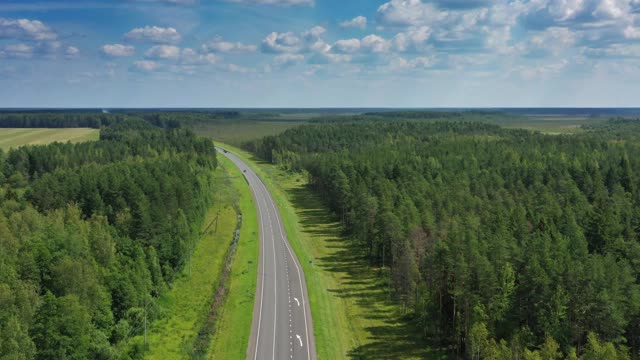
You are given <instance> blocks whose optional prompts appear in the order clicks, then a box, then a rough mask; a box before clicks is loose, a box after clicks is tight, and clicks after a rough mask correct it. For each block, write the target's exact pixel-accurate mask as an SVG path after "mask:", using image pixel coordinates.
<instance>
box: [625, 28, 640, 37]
mask: <svg viewBox="0 0 640 360" xmlns="http://www.w3.org/2000/svg"><path fill="white" fill-rule="evenodd" d="M623 34H624V37H625V38H627V39H640V29H638V28H637V27H633V26H631V25H629V26H627V27H626V28H625V29H624V31H623Z"/></svg>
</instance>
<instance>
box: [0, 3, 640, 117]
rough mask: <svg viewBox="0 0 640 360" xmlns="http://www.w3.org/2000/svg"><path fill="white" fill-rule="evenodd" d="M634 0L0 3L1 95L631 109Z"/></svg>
mask: <svg viewBox="0 0 640 360" xmlns="http://www.w3.org/2000/svg"><path fill="white" fill-rule="evenodd" d="M638 93H640V0H432V1H427V0H390V1H384V0H382V1H378V0H73V1H59V0H39V1H31V0H2V1H0V107H523V106H527V107H529V106H531V107H534V106H541V107H549V106H576V107H589V106H592V107H607V106H611V107H623V106H640V102H638V100H637V99H638V95H637V94H638Z"/></svg>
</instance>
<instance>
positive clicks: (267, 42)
mask: <svg viewBox="0 0 640 360" xmlns="http://www.w3.org/2000/svg"><path fill="white" fill-rule="evenodd" d="M261 49H262V52H265V53H270V54H280V53H295V52H298V51H300V50H301V49H302V41H301V40H300V38H299V37H298V36H297V35H295V34H294V33H292V32H286V33H277V32H272V33H270V34H269V35H267V37H266V38H265V39H264V40H262V47H261Z"/></svg>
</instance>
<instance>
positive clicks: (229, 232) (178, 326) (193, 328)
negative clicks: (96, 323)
mask: <svg viewBox="0 0 640 360" xmlns="http://www.w3.org/2000/svg"><path fill="white" fill-rule="evenodd" d="M226 176H227V175H226V173H225V172H224V171H223V170H221V169H219V170H217V171H216V177H218V178H219V179H220V180H219V183H220V185H219V187H220V190H219V194H220V195H219V196H218V197H217V201H216V204H215V205H214V206H213V207H212V208H211V209H210V210H209V213H208V214H207V217H206V220H205V222H204V225H203V230H204V229H206V228H207V226H208V225H209V224H211V223H212V221H213V220H214V219H215V218H216V217H218V221H217V222H218V223H217V228H216V226H215V225H214V226H211V227H209V228H208V229H207V231H206V233H205V234H204V235H203V236H202V238H201V239H200V241H199V242H198V243H197V244H196V247H195V249H194V252H193V254H192V257H191V264H190V266H189V265H187V266H185V269H184V270H183V272H182V274H181V275H180V277H179V278H178V279H176V280H175V281H174V283H173V285H172V288H171V290H170V291H169V292H168V293H167V294H166V295H164V296H163V297H162V298H161V299H160V304H161V306H162V308H163V310H164V312H165V314H166V316H164V317H163V318H162V319H159V320H157V321H155V322H154V323H153V324H152V325H151V327H150V328H149V331H148V339H147V342H148V349H149V350H148V351H147V353H146V354H145V358H148V359H163V360H164V359H188V358H189V353H190V351H191V347H192V345H193V341H194V340H195V338H196V336H197V334H198V330H199V329H200V326H201V325H202V321H203V316H204V315H205V314H206V313H207V311H208V306H209V305H210V302H211V297H212V296H213V294H214V291H215V288H216V286H217V285H218V279H219V277H220V273H221V270H222V267H223V264H224V261H225V255H226V253H227V249H228V248H229V245H230V244H231V242H232V241H233V232H234V229H235V226H236V223H237V217H236V211H235V209H234V208H233V203H234V201H235V199H234V193H233V191H231V187H230V186H229V184H228V181H226V179H225V177H226ZM134 341H135V342H141V339H140V337H137V338H136V339H134Z"/></svg>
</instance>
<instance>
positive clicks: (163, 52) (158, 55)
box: [144, 45, 180, 59]
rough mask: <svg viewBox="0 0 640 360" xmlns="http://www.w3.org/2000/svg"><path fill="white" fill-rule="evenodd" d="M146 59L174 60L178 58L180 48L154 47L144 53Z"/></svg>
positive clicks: (168, 46) (171, 46)
mask: <svg viewBox="0 0 640 360" xmlns="http://www.w3.org/2000/svg"><path fill="white" fill-rule="evenodd" d="M144 56H145V57H146V58H148V59H176V58H178V57H179V56H180V48H179V47H177V46H173V45H156V46H153V47H151V48H150V49H149V50H147V51H146V52H145V53H144Z"/></svg>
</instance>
